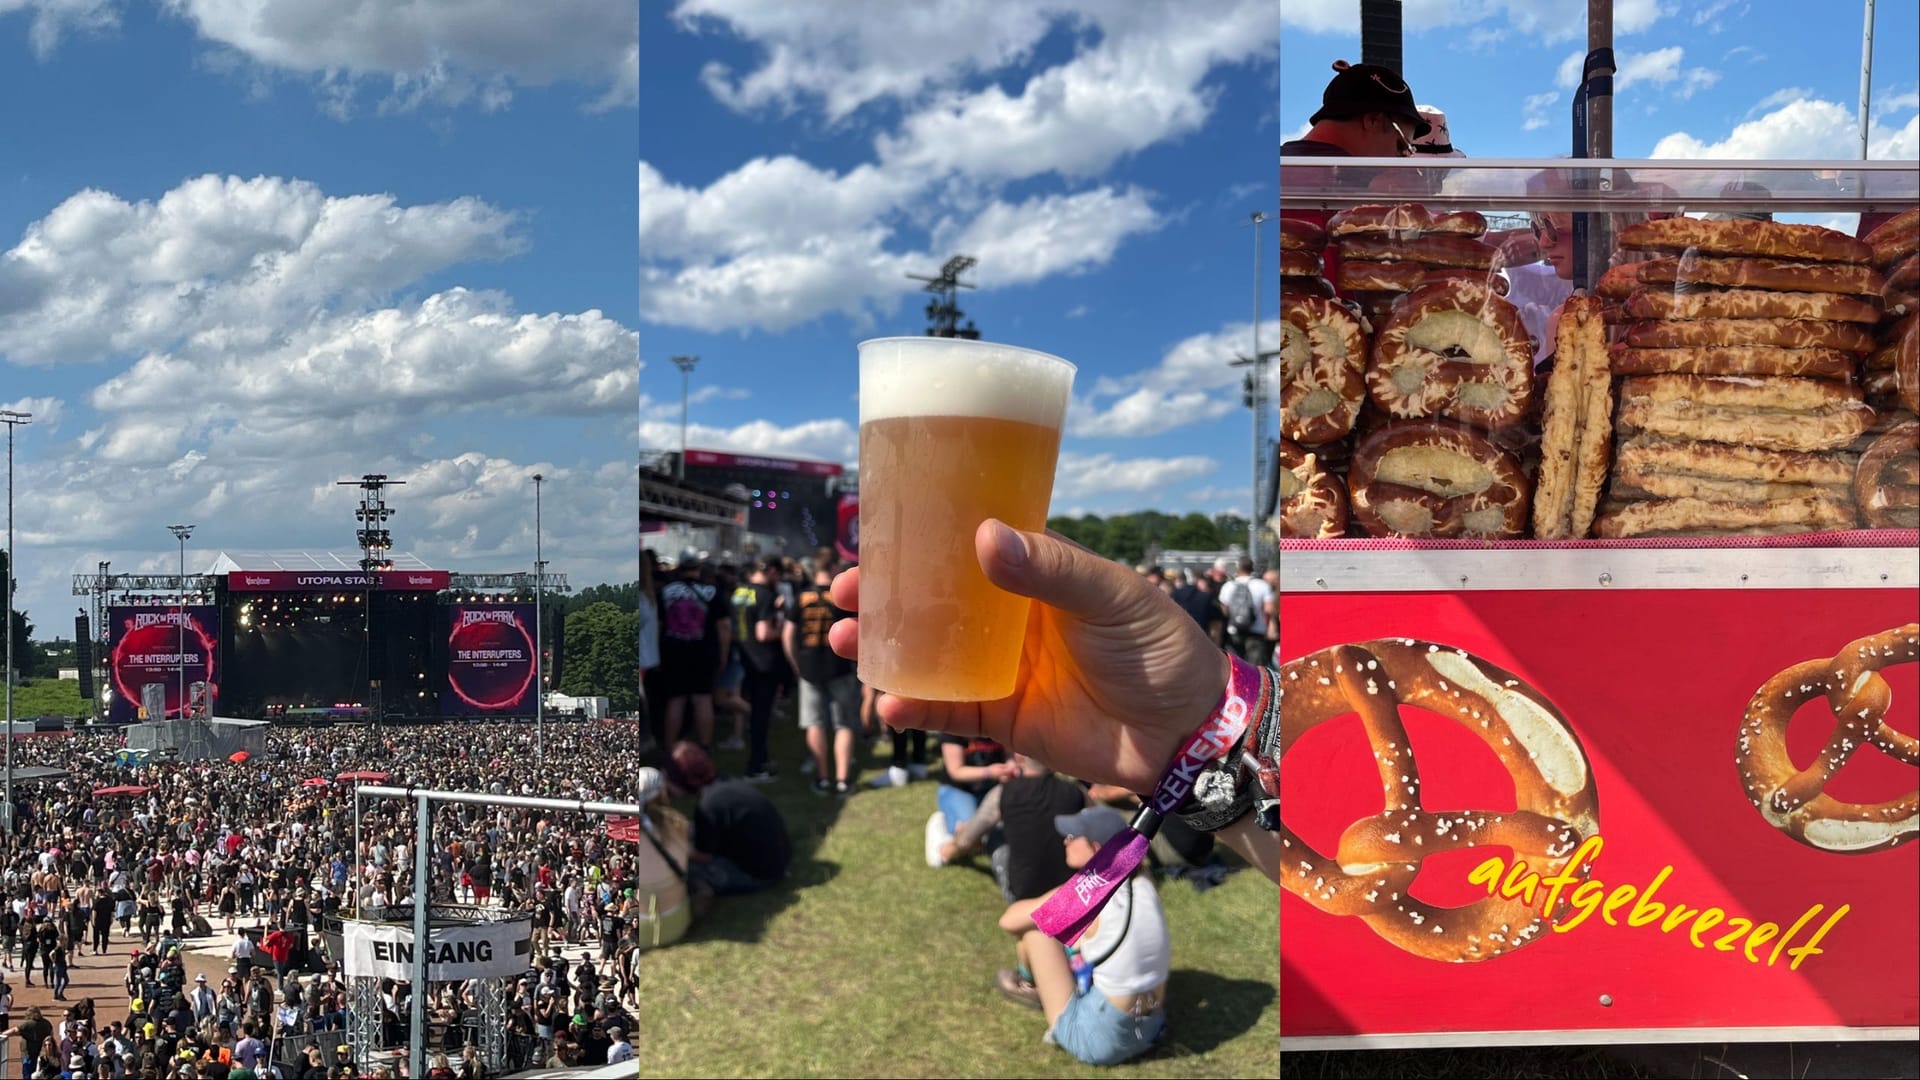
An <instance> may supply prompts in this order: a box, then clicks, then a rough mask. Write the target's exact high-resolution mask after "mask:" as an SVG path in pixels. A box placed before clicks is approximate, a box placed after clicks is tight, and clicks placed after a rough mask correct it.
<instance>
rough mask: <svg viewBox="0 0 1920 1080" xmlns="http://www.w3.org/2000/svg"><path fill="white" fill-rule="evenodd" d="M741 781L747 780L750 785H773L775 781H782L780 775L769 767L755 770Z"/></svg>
mask: <svg viewBox="0 0 1920 1080" xmlns="http://www.w3.org/2000/svg"><path fill="white" fill-rule="evenodd" d="M740 779H742V780H745V781H746V782H747V783H749V784H771V783H773V782H774V781H775V780H778V779H780V774H778V773H776V772H774V771H773V766H771V765H768V766H766V767H764V768H759V769H755V770H753V771H752V772H750V773H748V774H747V775H745V776H743V777H741V778H740Z"/></svg>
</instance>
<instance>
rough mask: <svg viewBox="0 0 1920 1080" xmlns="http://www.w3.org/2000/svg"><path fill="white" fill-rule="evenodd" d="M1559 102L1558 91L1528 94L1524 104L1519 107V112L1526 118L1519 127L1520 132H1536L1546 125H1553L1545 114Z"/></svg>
mask: <svg viewBox="0 0 1920 1080" xmlns="http://www.w3.org/2000/svg"><path fill="white" fill-rule="evenodd" d="M1559 100H1560V92H1559V91H1558V90H1550V91H1548V92H1546V93H1544V94H1528V95H1527V99H1526V102H1525V103H1524V104H1523V105H1522V107H1521V112H1522V114H1523V115H1524V116H1525V117H1526V121H1525V122H1524V123H1522V124H1521V125H1520V130H1522V131H1538V130H1539V129H1541V128H1543V127H1546V126H1547V125H1548V124H1551V123H1553V120H1552V118H1551V117H1550V116H1549V115H1548V114H1547V110H1548V109H1550V108H1552V107H1553V106H1554V104H1555V103H1556V102H1558V101H1559Z"/></svg>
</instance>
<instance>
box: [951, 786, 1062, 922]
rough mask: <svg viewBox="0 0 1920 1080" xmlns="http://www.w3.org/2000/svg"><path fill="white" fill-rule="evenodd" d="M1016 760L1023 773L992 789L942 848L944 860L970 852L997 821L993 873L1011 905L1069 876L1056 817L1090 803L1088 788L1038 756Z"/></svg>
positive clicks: (1038, 893)
mask: <svg viewBox="0 0 1920 1080" xmlns="http://www.w3.org/2000/svg"><path fill="white" fill-rule="evenodd" d="M1013 764H1014V766H1015V768H1017V769H1018V770H1019V775H1017V776H1015V777H1013V778H1012V779H1011V780H1008V781H1006V782H1005V783H1003V784H1001V785H999V786H998V787H995V788H994V789H993V790H992V791H990V792H988V793H987V797H986V798H984V799H982V800H980V809H979V811H978V812H976V813H975V814H974V815H973V817H971V818H969V819H968V820H967V822H966V824H965V825H963V826H962V827H961V829H960V831H959V832H957V833H955V834H954V837H953V839H952V840H950V841H948V842H947V844H946V845H945V846H943V847H942V848H941V849H940V856H941V859H942V861H945V862H951V861H953V860H954V859H955V858H957V857H959V856H962V855H970V854H972V853H974V852H976V851H979V850H980V849H981V847H982V845H983V843H984V841H985V840H986V837H987V834H988V833H989V832H991V831H992V830H993V827H994V826H995V825H998V826H999V827H1000V829H1001V835H1002V842H1001V843H1000V845H999V846H998V847H996V848H995V849H994V851H993V877H994V880H995V881H997V882H999V884H1000V893H1001V896H1002V897H1003V898H1005V900H1006V901H1007V902H1008V903H1009V904H1011V903H1013V902H1014V901H1015V900H1030V899H1032V898H1034V897H1036V896H1040V895H1042V894H1043V893H1045V892H1046V891H1047V890H1048V889H1051V888H1053V887H1054V886H1056V885H1059V884H1061V883H1062V882H1065V881H1066V880H1067V878H1068V877H1069V876H1070V871H1069V870H1068V868H1067V856H1066V852H1065V851H1063V850H1062V849H1061V846H1060V834H1059V833H1058V832H1057V831H1055V829H1054V827H1053V819H1054V818H1055V817H1057V816H1062V815H1066V814H1077V813H1079V812H1080V811H1081V810H1084V809H1085V808H1086V807H1087V806H1088V805H1090V800H1089V799H1088V798H1087V789H1086V788H1083V787H1081V786H1080V785H1079V784H1076V783H1074V782H1073V781H1071V780H1068V779H1066V778H1065V777H1063V776H1058V775H1055V773H1054V772H1053V770H1051V769H1049V768H1047V767H1046V766H1045V765H1043V764H1041V763H1040V762H1039V761H1038V760H1036V759H1034V758H1031V757H1027V756H1026V755H1024V754H1016V755H1014V759H1013Z"/></svg>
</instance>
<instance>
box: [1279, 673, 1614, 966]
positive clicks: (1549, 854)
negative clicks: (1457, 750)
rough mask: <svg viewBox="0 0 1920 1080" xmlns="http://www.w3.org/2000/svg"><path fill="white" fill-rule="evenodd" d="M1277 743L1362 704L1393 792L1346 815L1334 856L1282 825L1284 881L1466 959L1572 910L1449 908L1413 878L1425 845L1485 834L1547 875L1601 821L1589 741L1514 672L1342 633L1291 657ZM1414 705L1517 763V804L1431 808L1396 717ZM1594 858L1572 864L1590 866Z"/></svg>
mask: <svg viewBox="0 0 1920 1080" xmlns="http://www.w3.org/2000/svg"><path fill="white" fill-rule="evenodd" d="M1276 686H1277V688H1278V692H1279V694H1280V753H1281V755H1282V756H1283V757H1284V756H1285V754H1286V749H1287V747H1288V746H1289V745H1290V744H1291V743H1292V742H1293V741H1294V740H1297V739H1298V738H1300V736H1302V735H1304V734H1305V733H1306V732H1307V731H1309V730H1310V729H1312V728H1313V727H1315V726H1316V725H1319V724H1322V723H1325V722H1327V721H1329V720H1334V719H1337V718H1339V717H1342V716H1346V715H1348V714H1351V713H1358V714H1359V717H1360V722H1361V724H1362V725H1363V726H1364V727H1365V729H1366V732H1367V739H1368V741H1369V742H1370V743H1372V745H1373V757H1374V762H1375V767H1376V768H1377V769H1378V770H1379V775H1380V783H1381V788H1382V791H1383V793H1384V796H1385V803H1384V806H1383V809H1382V810H1381V812H1380V813H1379V814H1377V815H1375V816H1373V817H1369V818H1363V819H1361V820H1360V821H1357V822H1355V823H1353V824H1352V825H1350V826H1348V827H1347V829H1346V831H1345V832H1344V833H1342V834H1341V837H1340V845H1339V848H1338V851H1337V852H1336V857H1334V858H1331V859H1329V858H1326V857H1324V856H1322V855H1321V854H1320V853H1319V852H1317V851H1315V850H1314V849H1312V848H1310V847H1308V846H1307V845H1306V844H1305V843H1304V842H1303V841H1301V839H1300V838H1299V837H1298V836H1296V835H1295V834H1294V833H1292V832H1291V831H1289V830H1288V829H1287V826H1286V824H1285V823H1284V822H1282V823H1281V826H1280V848H1281V878H1280V880H1281V884H1282V885H1284V886H1285V887H1286V889H1287V891H1288V892H1291V893H1293V894H1294V895H1295V896H1298V897H1300V898H1301V899H1303V900H1305V901H1306V902H1307V903H1309V904H1312V905H1313V906H1314V907H1316V908H1318V909H1320V910H1321V911H1324V912H1326V913H1328V914H1330V915H1356V916H1359V917H1360V918H1361V919H1362V920H1364V921H1365V922H1366V923H1367V925H1368V926H1370V927H1372V928H1373V931H1374V932H1375V933H1377V934H1379V935H1380V936H1381V937H1383V938H1385V939H1387V940H1388V941H1389V942H1391V943H1393V944H1394V945H1397V946H1399V947H1400V948H1401V949H1404V950H1406V951H1407V952H1410V953H1413V954H1414V955H1416V956H1424V957H1426V958H1428V959H1431V960H1440V961H1447V962H1451V963H1456V964H1464V963H1469V962H1473V961H1479V960H1490V959H1492V958H1493V957H1496V956H1499V955H1501V954H1503V953H1508V952H1512V951H1513V950H1515V949H1517V948H1519V947H1521V946H1522V945H1525V944H1526V943H1528V942H1529V941H1532V940H1533V939H1534V938H1536V937H1538V936H1539V935H1540V934H1541V933H1542V932H1543V931H1545V930H1546V929H1547V927H1548V925H1549V924H1550V922H1551V920H1552V919H1553V918H1554V917H1555V916H1557V915H1558V914H1559V911H1560V910H1564V909H1565V907H1566V906H1567V903H1568V902H1567V901H1566V900H1565V899H1564V898H1563V899H1562V900H1561V901H1560V904H1559V905H1558V906H1557V909H1556V910H1555V911H1552V912H1546V913H1542V912H1539V911H1536V910H1534V909H1533V908H1532V907H1530V906H1529V905H1528V903H1526V902H1525V900H1523V899H1505V898H1500V897H1489V898H1488V899H1485V900H1479V901H1475V902H1474V903H1472V904H1468V905H1467V906H1465V907H1457V908H1442V907H1436V906H1434V905H1432V904H1427V903H1424V902H1422V901H1420V900H1416V899H1414V897H1413V896H1412V895H1411V894H1410V893H1409V892H1408V891H1407V890H1408V888H1409V886H1411V885H1412V883H1413V880H1414V877H1415V876H1416V875H1417V874H1418V872H1419V869H1420V861H1421V860H1422V859H1424V858H1425V857H1426V856H1428V855H1433V854H1437V853H1439V852H1444V851H1457V850H1460V849H1463V848H1471V847H1478V846H1487V845H1504V846H1507V847H1511V848H1512V849H1513V852H1514V855H1515V857H1516V858H1518V859H1524V860H1526V862H1527V864H1528V866H1529V867H1530V868H1532V869H1533V870H1535V871H1537V872H1538V873H1539V874H1540V875H1541V876H1542V877H1543V878H1544V877H1547V876H1549V875H1551V874H1554V873H1558V872H1559V871H1561V870H1565V869H1568V867H1567V863H1568V861H1569V860H1571V859H1572V857H1573V856H1574V854H1575V853H1576V852H1577V851H1578V850H1579V848H1580V845H1581V843H1582V842H1583V841H1584V840H1586V839H1587V838H1589V837H1591V836H1593V835H1595V834H1596V833H1598V832H1599V829H1600V824H1599V817H1600V802H1599V796H1598V794H1597V793H1596V792H1595V790H1594V781H1593V770H1592V768H1590V767H1589V765H1588V763H1587V754H1586V750H1585V749H1584V748H1583V747H1582V746H1581V745H1580V740H1579V738H1578V737H1577V736H1576V735H1575V734H1574V733H1573V729H1572V728H1571V727H1570V726H1568V724H1567V720H1566V717H1564V716H1562V715H1561V714H1560V711H1559V710H1558V709H1556V708H1554V706H1553V703H1552V702H1550V701H1548V700H1547V699H1546V697H1545V696H1544V695H1542V694H1541V693H1540V692H1539V691H1538V690H1535V689H1534V688H1533V687H1531V686H1528V685H1526V684H1525V683H1523V682H1521V681H1520V679H1519V678H1518V677H1517V676H1515V675H1513V674H1512V673H1511V672H1508V671H1505V670H1502V669H1501V668H1498V667H1495V666H1494V665H1493V664H1490V663H1488V662H1486V661H1485V660H1482V659H1480V658H1479V657H1476V656H1473V655H1471V654H1469V653H1467V652H1466V651H1465V650H1462V649H1455V648H1452V647H1450V646H1446V645H1438V644H1434V643H1432V642H1426V641H1415V640H1413V639H1412V638H1392V639H1386V640H1380V641H1368V642H1361V643H1358V644H1349V645H1336V646H1334V647H1332V648H1329V649H1322V650H1321V651H1319V652H1317V653H1313V654H1312V655H1309V656H1303V657H1301V658H1299V659H1297V660H1293V661H1290V662H1288V663H1286V664H1284V665H1282V667H1281V669H1280V679H1279V681H1278V683H1277V684H1276ZM1403 704H1404V705H1410V706H1414V707H1416V708H1421V709H1425V710H1427V711H1429V712H1433V713H1437V714H1439V715H1441V716H1450V717H1453V718H1454V719H1455V720H1458V721H1459V722H1460V723H1461V725H1462V726H1464V727H1465V728H1466V729H1467V730H1468V731H1471V732H1473V733H1474V734H1475V735H1478V736H1479V737H1480V739H1481V741H1483V742H1485V743H1486V744H1487V746H1488V747H1489V748H1491V749H1492V750H1493V752H1494V753H1495V754H1496V755H1498V756H1499V758H1500V760H1501V762H1502V763H1503V764H1505V765H1506V767H1507V771H1508V772H1510V773H1512V774H1513V786H1514V796H1515V803H1516V806H1517V809H1515V810H1513V811H1512V812H1509V813H1496V812H1487V811H1480V810H1450V811H1432V810H1428V809H1426V808H1425V807H1424V806H1423V805H1422V803H1421V797H1420V770H1419V767H1418V766H1417V765H1416V764H1415V763H1414V760H1413V750H1412V747H1411V746H1410V745H1409V744H1408V742H1407V732H1406V728H1405V726H1404V725H1403V724H1402V723H1401V719H1400V712H1399V707H1400V706H1401V705H1403ZM1589 869H1590V867H1588V866H1581V867H1576V868H1573V869H1572V873H1574V874H1576V875H1578V877H1580V878H1582V879H1584V878H1585V876H1586V874H1587V872H1588V871H1589Z"/></svg>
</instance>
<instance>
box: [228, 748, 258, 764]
mask: <svg viewBox="0 0 1920 1080" xmlns="http://www.w3.org/2000/svg"><path fill="white" fill-rule="evenodd" d="M252 756H253V755H252V754H249V753H247V752H246V751H245V750H235V751H234V752H233V753H231V754H228V755H227V760H228V761H231V762H233V763H234V764H235V765H241V764H244V763H245V762H246V760H247V759H248V758H250V757H252Z"/></svg>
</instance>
